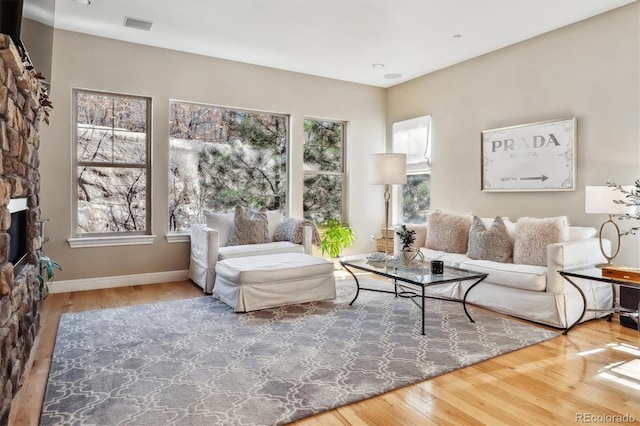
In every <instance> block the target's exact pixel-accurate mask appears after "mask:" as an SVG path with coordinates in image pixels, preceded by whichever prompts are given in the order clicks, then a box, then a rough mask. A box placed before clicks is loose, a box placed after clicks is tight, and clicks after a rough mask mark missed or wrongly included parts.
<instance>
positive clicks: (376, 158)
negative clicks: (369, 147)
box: [369, 153, 407, 185]
mask: <svg viewBox="0 0 640 426" xmlns="http://www.w3.org/2000/svg"><path fill="white" fill-rule="evenodd" d="M369 183H371V184H373V185H394V184H405V183H407V155H406V154H396V153H386V154H371V157H370V162H369Z"/></svg>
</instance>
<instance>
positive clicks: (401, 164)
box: [369, 153, 407, 254]
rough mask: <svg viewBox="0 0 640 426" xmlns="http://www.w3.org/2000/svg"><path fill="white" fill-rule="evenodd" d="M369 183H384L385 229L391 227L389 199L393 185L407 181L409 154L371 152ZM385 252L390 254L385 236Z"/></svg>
mask: <svg viewBox="0 0 640 426" xmlns="http://www.w3.org/2000/svg"><path fill="white" fill-rule="evenodd" d="M369 183H370V184H372V185H384V229H385V233H386V232H387V229H389V200H390V199H391V185H396V184H405V183H407V155H406V154H396V153H381V154H371V159H370V163H369ZM384 237H385V238H384V252H385V254H389V243H388V239H387V236H386V235H385V236H384Z"/></svg>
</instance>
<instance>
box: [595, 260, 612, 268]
mask: <svg viewBox="0 0 640 426" xmlns="http://www.w3.org/2000/svg"><path fill="white" fill-rule="evenodd" d="M612 266H613V263H609V262H607V263H598V264H596V265H595V267H596V268H600V269H602V268H610V267H612Z"/></svg>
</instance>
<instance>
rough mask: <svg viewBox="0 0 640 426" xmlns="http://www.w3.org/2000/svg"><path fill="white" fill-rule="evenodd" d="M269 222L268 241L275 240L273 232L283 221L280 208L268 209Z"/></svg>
mask: <svg viewBox="0 0 640 426" xmlns="http://www.w3.org/2000/svg"><path fill="white" fill-rule="evenodd" d="M267 222H269V230H268V234H269V235H268V236H267V240H268V241H273V234H274V233H275V232H276V229H278V225H280V223H282V213H281V212H280V210H267Z"/></svg>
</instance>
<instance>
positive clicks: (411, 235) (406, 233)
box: [396, 225, 424, 265]
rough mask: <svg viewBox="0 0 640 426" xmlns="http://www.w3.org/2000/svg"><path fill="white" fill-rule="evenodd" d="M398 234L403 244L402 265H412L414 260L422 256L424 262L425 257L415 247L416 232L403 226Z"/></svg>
mask: <svg viewBox="0 0 640 426" xmlns="http://www.w3.org/2000/svg"><path fill="white" fill-rule="evenodd" d="M396 234H398V236H399V237H400V242H401V243H402V263H403V264H405V265H408V264H410V263H411V262H413V260H414V259H415V258H416V257H418V256H420V258H421V259H423V260H424V256H423V255H422V252H420V250H418V249H416V248H415V247H413V243H414V242H415V240H416V231H415V230H413V229H409V228H407V226H406V225H402V226H401V227H400V230H398V231H396Z"/></svg>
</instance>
